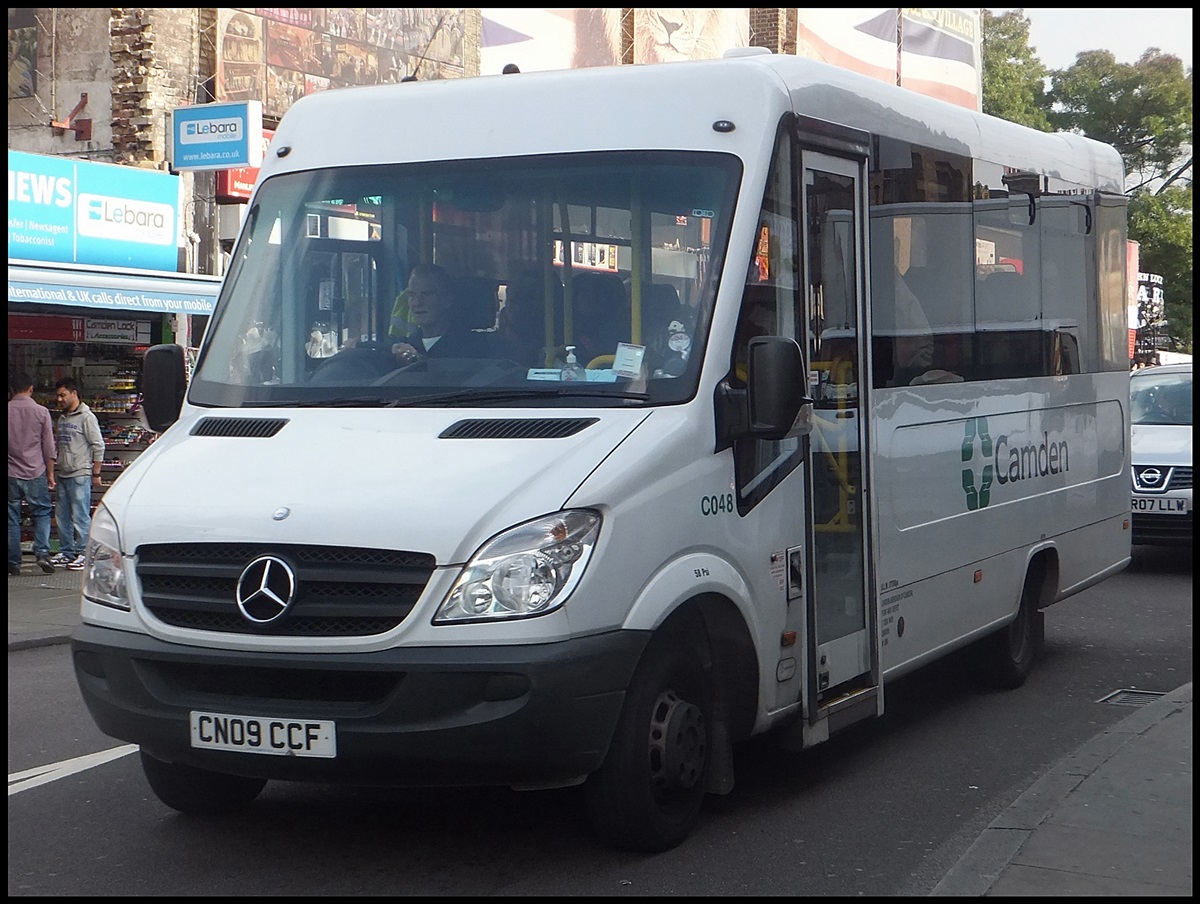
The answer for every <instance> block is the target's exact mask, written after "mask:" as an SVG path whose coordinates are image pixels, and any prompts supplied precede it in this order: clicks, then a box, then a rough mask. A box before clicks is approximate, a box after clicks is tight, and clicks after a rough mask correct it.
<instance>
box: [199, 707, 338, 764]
mask: <svg viewBox="0 0 1200 904" xmlns="http://www.w3.org/2000/svg"><path fill="white" fill-rule="evenodd" d="M191 723H192V746H193V747H202V748H205V749H207V750H236V751H239V752H241V753H265V754H269V755H272V756H311V757H326V758H329V757H335V756H337V733H336V731H335V728H334V723H333V722H325V721H321V720H319V719H269V718H264V717H262V716H235V715H231V714H229V713H206V712H193V713H191Z"/></svg>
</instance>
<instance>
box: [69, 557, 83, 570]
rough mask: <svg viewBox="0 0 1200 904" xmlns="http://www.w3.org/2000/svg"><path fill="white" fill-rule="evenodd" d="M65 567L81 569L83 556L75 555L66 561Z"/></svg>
mask: <svg viewBox="0 0 1200 904" xmlns="http://www.w3.org/2000/svg"><path fill="white" fill-rule="evenodd" d="M67 567H68V568H69V569H71V570H72V571H83V556H76V557H75V558H74V559H72V560H71V561H70V562H68V563H67Z"/></svg>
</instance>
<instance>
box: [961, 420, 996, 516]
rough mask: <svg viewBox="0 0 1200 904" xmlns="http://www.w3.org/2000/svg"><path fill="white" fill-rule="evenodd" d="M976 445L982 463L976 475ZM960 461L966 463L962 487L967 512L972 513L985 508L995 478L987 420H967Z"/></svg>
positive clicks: (989, 498)
mask: <svg viewBox="0 0 1200 904" xmlns="http://www.w3.org/2000/svg"><path fill="white" fill-rule="evenodd" d="M976 440H978V442H976ZM977 445H978V447H979V457H980V460H981V463H982V469H981V471H980V473H979V474H978V475H976V473H975V447H976V446H977ZM962 460H963V461H964V462H965V463H967V467H965V468H963V470H962V487H963V492H964V493H965V494H966V497H967V510H968V511H971V512H973V511H976V510H977V509H981V508H987V506H988V503H989V502H990V501H991V498H992V480H993V478H994V477H995V471H994V468H993V465H992V436H991V434H990V433H988V425H987V418H985V417H972V418H967V420H966V424H965V427H964V431H963V441H962Z"/></svg>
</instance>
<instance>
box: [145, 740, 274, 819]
mask: <svg viewBox="0 0 1200 904" xmlns="http://www.w3.org/2000/svg"><path fill="white" fill-rule="evenodd" d="M141 757H142V771H143V772H144V773H145V774H146V781H148V782H149V783H150V788H151V790H153V791H154V794H155V795H156V796H157V797H158V799H159V800H161V801H162V802H163V803H164V804H166V805H167V806H168V807H171V808H172V809H174V810H178V811H179V812H180V813H188V814H190V815H193V816H219V815H221V814H223V813H233V812H235V811H237V810H240V809H242V808H243V807H246V806H248V805H249V804H250V803H251V802H252V801H253V800H254V798H256V797H258V795H259V792H260V791H262V789H263V786H265V785H266V783H267V780H266V779H263V778H246V777H245V776H241V775H225V774H223V773H220V772H209V771H208V770H207V769H197V768H196V767H195V766H185V765H183V764H181V763H167V762H164V761H163V760H159V759H155V758H154V757H152V756H151V755H150V754H148V753H146V751H144V750H143V751H141Z"/></svg>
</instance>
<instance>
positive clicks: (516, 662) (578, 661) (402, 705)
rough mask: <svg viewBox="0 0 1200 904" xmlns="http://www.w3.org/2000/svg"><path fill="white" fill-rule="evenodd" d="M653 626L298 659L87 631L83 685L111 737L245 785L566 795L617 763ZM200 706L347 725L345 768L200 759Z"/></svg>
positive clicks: (211, 755) (234, 756)
mask: <svg viewBox="0 0 1200 904" xmlns="http://www.w3.org/2000/svg"><path fill="white" fill-rule="evenodd" d="M648 639H649V634H648V633H647V632H637V631H615V632H611V633H608V634H602V635H596V636H592V637H585V638H579V639H575V640H570V641H564V642H559V643H551V644H530V645H523V646H496V647H491V646H471V647H437V648H431V647H422V648H399V649H392V650H386V651H381V652H376V653H353V654H347V653H332V654H295V653H261V652H242V651H230V650H215V649H209V648H202V647H190V646H181V645H178V644H171V643H165V642H163V641H160V640H157V639H155V638H152V637H148V636H145V635H141V634H134V633H129V632H124V631H116V630H112V629H109V628H100V627H96V626H92V625H83V626H81V627H80V628H79V629H78V631H77V632H76V633H75V635H74V637H73V638H72V639H71V653H72V662H73V664H74V667H75V676H76V679H77V681H78V683H79V688H80V690H81V692H82V694H83V698H84V701H85V703H86V704H87V707H88V709H89V710H90V712H91V714H92V717H93V718H94V719H95V721H96V723H97V725H98V726H99V728H100V730H101V731H103V732H104V733H105V734H108V735H111V736H112V737H114V738H119V739H121V740H124V741H127V742H130V743H134V744H138V745H140V746H141V747H142V748H143V749H144V750H145V751H146V752H147V753H150V754H153V755H154V756H156V757H158V758H159V759H163V760H167V761H171V762H178V763H184V764H187V765H191V766H196V767H199V768H202V769H209V770H212V771H216V772H223V773H230V774H236V775H247V776H257V777H262V778H267V779H281V780H288V781H310V782H326V783H351V784H360V785H377V786H455V785H457V786H463V785H509V786H517V787H520V786H553V785H557V784H570V783H573V782H577V781H579V780H580V779H582V778H584V777H585V776H587V775H588V774H589V773H591V772H593V771H595V770H596V769H597V768H598V767H599V766H600V764H601V762H602V761H603V759H604V756H605V753H606V752H607V750H608V745H609V741H610V740H611V738H612V733H613V728H614V726H615V724H616V720H617V716H618V714H619V713H620V709H621V704H622V701H623V700H624V694H625V688H626V687H627V686H628V684H629V681H630V678H631V676H632V675H633V670H634V668H635V666H636V665H637V661H638V658H639V656H640V655H641V652H642V650H643V648H644V647H645V644H646V642H647V640H648ZM193 710H203V711H210V712H222V713H232V714H238V715H252V716H259V717H267V718H281V719H323V720H332V721H333V722H335V723H336V730H337V756H336V757H335V758H333V759H317V758H306V757H280V756H263V755H259V754H254V753H242V752H229V751H217V750H207V749H195V748H193V747H192V746H191V743H190V730H189V713H190V712H191V711H193Z"/></svg>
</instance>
